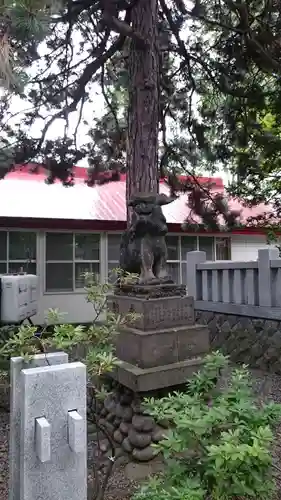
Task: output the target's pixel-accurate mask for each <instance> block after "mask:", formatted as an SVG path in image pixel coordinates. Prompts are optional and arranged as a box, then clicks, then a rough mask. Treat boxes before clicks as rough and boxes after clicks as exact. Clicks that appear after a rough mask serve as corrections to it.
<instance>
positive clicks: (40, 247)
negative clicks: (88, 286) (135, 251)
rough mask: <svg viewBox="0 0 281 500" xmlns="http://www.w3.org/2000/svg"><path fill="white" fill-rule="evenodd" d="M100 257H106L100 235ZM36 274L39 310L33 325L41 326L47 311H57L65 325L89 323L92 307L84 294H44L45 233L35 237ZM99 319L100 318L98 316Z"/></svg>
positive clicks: (103, 273)
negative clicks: (61, 314) (62, 314)
mask: <svg viewBox="0 0 281 500" xmlns="http://www.w3.org/2000/svg"><path fill="white" fill-rule="evenodd" d="M100 250H101V251H100V254H101V257H103V256H106V255H107V244H106V235H105V234H101V248H100ZM106 265H107V264H106V259H103V258H101V263H100V276H101V279H104V278H105V276H106V273H107V271H106ZM37 274H38V276H39V301H38V303H39V310H38V314H37V315H36V316H34V317H33V318H32V321H33V323H35V324H39V325H42V324H43V323H44V318H45V313H46V311H48V309H50V308H51V309H59V311H60V312H61V313H64V314H65V316H64V321H65V322H67V323H90V322H91V321H93V320H94V318H95V311H94V308H93V305H92V304H91V303H89V302H87V300H86V293H85V292H84V291H82V290H81V292H80V291H79V292H67V293H66V292H56V293H48V292H44V289H45V233H44V232H43V231H42V232H41V233H38V235H37ZM100 319H102V317H101V316H100Z"/></svg>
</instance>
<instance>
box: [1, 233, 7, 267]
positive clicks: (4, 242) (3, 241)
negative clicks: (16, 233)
mask: <svg viewBox="0 0 281 500" xmlns="http://www.w3.org/2000/svg"><path fill="white" fill-rule="evenodd" d="M6 259H7V232H6V231H0V260H6Z"/></svg>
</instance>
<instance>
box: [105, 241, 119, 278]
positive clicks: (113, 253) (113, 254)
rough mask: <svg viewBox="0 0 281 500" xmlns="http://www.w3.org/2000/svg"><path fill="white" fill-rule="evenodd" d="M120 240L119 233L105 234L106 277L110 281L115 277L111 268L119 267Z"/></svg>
mask: <svg viewBox="0 0 281 500" xmlns="http://www.w3.org/2000/svg"><path fill="white" fill-rule="evenodd" d="M120 242H121V234H108V235H107V255H108V278H109V281H110V282H111V283H114V282H115V281H116V278H117V276H115V274H114V273H113V272H112V270H113V269H117V267H119V257H120Z"/></svg>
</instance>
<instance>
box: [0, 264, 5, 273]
mask: <svg viewBox="0 0 281 500" xmlns="http://www.w3.org/2000/svg"><path fill="white" fill-rule="evenodd" d="M6 272H7V264H6V262H0V274H6Z"/></svg>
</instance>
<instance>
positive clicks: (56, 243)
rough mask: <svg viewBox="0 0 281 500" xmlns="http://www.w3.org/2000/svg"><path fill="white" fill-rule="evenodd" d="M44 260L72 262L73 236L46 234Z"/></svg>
mask: <svg viewBox="0 0 281 500" xmlns="http://www.w3.org/2000/svg"><path fill="white" fill-rule="evenodd" d="M46 260H47V261H49V260H53V261H56V260H73V235H72V234H68V233H65V234H64V233H47V234H46Z"/></svg>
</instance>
